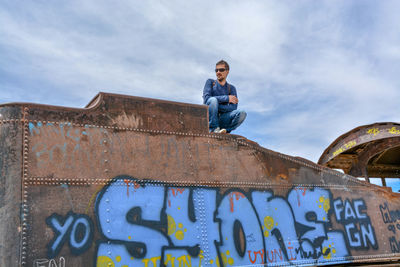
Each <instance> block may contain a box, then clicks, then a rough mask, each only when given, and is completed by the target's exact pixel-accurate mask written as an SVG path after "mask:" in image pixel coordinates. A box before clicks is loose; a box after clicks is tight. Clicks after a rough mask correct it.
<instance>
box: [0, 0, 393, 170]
mask: <svg viewBox="0 0 400 267" xmlns="http://www.w3.org/2000/svg"><path fill="white" fill-rule="evenodd" d="M398 10H400V1H395V0H393V1H389V0H386V1H378V0H375V1H369V0H353V1H352V0H343V1H339V0H330V1H316V0H315V1H301V0H299V1H251V0H249V1H237V0H233V1H208V0H202V1H196V0H195V1H175V0H169V1H151V0H150V1H132V0H131V1H102V0H96V1H94V0H92V1H90V0H85V1H73V0H71V1H45V0H41V1H37V0H36V1H35V0H33V1H24V2H19V1H14V0H12V1H9V0H2V1H1V3H0V55H1V56H0V102H1V103H5V102H35V103H43V104H51V105H62V106H70V107H84V106H85V105H86V104H87V103H88V102H89V101H90V100H91V99H92V98H93V97H94V96H95V95H96V94H97V93H98V92H99V91H104V92H112V93H121V94H128V95H136V96H143V97H151V98H159V99H167V100H172V101H180V102H188V103H195V104H201V103H202V90H203V86H204V83H205V81H206V79H207V78H213V77H214V76H215V74H214V71H213V70H214V66H215V62H217V61H218V60H220V59H225V60H227V61H228V62H229V63H230V65H231V71H230V74H229V77H228V81H229V82H230V83H232V84H234V85H235V86H236V88H237V89H238V95H239V106H240V108H241V109H244V110H246V111H247V113H248V117H247V119H246V121H245V122H244V124H243V125H242V126H241V127H240V128H239V129H238V130H237V131H236V132H234V133H236V134H240V135H243V136H245V137H247V138H248V139H251V140H254V141H256V142H258V143H259V144H260V145H262V146H264V147H266V148H269V149H272V150H275V151H279V152H282V153H285V154H289V155H293V156H300V157H304V158H307V159H309V160H312V161H314V162H316V161H317V160H318V158H319V157H320V155H321V154H322V152H323V151H324V149H325V148H326V147H327V146H328V145H329V144H330V143H331V142H332V141H333V140H335V139H336V138H337V137H338V136H340V135H341V134H343V133H345V132H347V131H349V130H351V129H353V128H355V127H357V126H360V125H365V124H369V123H374V122H382V121H394V122H398V121H399V116H400V105H399V99H400V90H399V85H400V79H399V77H400V73H399V72H400V45H399V44H400V27H399V25H400V16H399V15H398Z"/></svg>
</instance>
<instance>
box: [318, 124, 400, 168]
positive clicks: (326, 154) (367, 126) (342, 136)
mask: <svg viewBox="0 0 400 267" xmlns="http://www.w3.org/2000/svg"><path fill="white" fill-rule="evenodd" d="M387 124H395V125H399V126H400V123H397V122H375V123H371V124H367V125H362V126H358V127H356V128H354V129H352V130H350V131H348V132H346V133H344V134H342V135H340V136H339V137H338V138H336V139H335V140H334V141H333V142H332V143H331V144H330V145H329V146H328V147H327V148H326V149H325V150H324V152H323V153H322V154H321V156H320V158H319V160H318V164H320V165H323V164H325V163H327V162H329V160H326V158H327V156H328V155H329V153H328V152H329V151H330V150H331V149H332V148H333V147H335V146H336V145H337V144H338V143H339V142H341V141H342V140H344V139H345V138H347V137H348V136H350V135H351V134H353V133H355V132H358V131H360V130H362V129H365V128H370V127H372V126H379V125H387Z"/></svg>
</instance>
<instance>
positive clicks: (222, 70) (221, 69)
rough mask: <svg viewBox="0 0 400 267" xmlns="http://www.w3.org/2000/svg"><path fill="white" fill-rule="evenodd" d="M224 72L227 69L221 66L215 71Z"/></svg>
mask: <svg viewBox="0 0 400 267" xmlns="http://www.w3.org/2000/svg"><path fill="white" fill-rule="evenodd" d="M218 71H219V72H224V71H226V69H224V68H220V69H215V72H218Z"/></svg>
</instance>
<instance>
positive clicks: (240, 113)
mask: <svg viewBox="0 0 400 267" xmlns="http://www.w3.org/2000/svg"><path fill="white" fill-rule="evenodd" d="M238 117H239V123H242V122H243V121H244V119H246V117H247V113H246V111H244V110H238Z"/></svg>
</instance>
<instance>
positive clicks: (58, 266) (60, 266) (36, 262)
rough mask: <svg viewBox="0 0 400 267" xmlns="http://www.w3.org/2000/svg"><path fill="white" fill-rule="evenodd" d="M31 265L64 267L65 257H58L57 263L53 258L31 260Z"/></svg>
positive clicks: (37, 266) (35, 266) (34, 266)
mask: <svg viewBox="0 0 400 267" xmlns="http://www.w3.org/2000/svg"><path fill="white" fill-rule="evenodd" d="M33 267H65V259H64V257H60V259H59V261H58V264H57V261H56V260H55V259H50V260H49V259H37V260H34V261H33Z"/></svg>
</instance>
